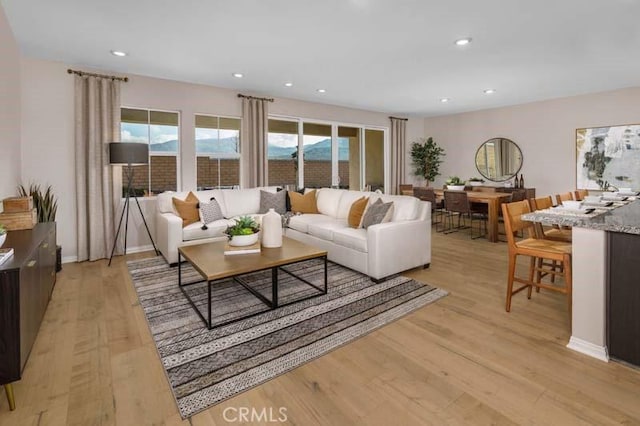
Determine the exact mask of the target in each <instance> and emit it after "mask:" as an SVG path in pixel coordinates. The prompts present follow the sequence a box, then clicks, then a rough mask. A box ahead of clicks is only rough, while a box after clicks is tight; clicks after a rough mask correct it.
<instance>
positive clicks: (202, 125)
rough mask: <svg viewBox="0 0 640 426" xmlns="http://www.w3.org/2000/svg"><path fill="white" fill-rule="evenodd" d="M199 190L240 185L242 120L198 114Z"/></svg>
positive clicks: (197, 156)
mask: <svg viewBox="0 0 640 426" xmlns="http://www.w3.org/2000/svg"><path fill="white" fill-rule="evenodd" d="M196 162H197V166H196V167H197V186H198V189H211V188H233V187H236V186H239V185H240V119H239V118H226V117H214V116H210V115H196Z"/></svg>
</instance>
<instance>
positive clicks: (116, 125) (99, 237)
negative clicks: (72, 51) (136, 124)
mask: <svg viewBox="0 0 640 426" xmlns="http://www.w3.org/2000/svg"><path fill="white" fill-rule="evenodd" d="M74 78H75V148H76V219H77V224H78V225H77V226H78V228H77V244H78V261H79V262H81V261H84V260H97V259H104V258H107V257H109V254H110V253H109V251H110V250H111V247H112V245H113V239H114V234H115V229H114V217H115V208H116V206H117V202H118V200H119V199H120V194H119V193H118V191H119V189H118V190H116V188H120V187H121V185H120V183H121V176H120V174H119V173H115V175H116V176H114V170H113V168H112V166H110V165H109V142H114V141H119V140H120V82H119V81H114V80H112V79H110V78H99V77H91V76H86V75H85V76H79V75H76V76H74ZM114 177H115V179H114Z"/></svg>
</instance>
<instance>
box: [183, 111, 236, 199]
mask: <svg viewBox="0 0 640 426" xmlns="http://www.w3.org/2000/svg"><path fill="white" fill-rule="evenodd" d="M198 115H200V116H204V117H214V118H217V119H218V128H217V131H218V139H220V130H221V129H220V119H221V118H231V119H234V120H238V121H240V128H239V129H238V153H237V154H215V155H209V156H208V157H209V158H210V159H212V158H215V159H217V160H218V165H219V164H220V163H219V161H220V160H238V186H239V187H240V188H242V117H239V116H234V115H225V114H215V113H209V112H194V113H193V153H194V160H195V167H196V173H195V178H196V189H197V188H198V150H197V148H196V140H197V139H196V133H197V131H198V129H210V127H198V126H197V125H196V116H198ZM219 188H222V185H220V167H218V186H217V189H219Z"/></svg>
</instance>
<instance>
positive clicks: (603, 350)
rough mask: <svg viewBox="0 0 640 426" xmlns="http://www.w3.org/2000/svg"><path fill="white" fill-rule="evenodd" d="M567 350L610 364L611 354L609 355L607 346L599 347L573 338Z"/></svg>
mask: <svg viewBox="0 0 640 426" xmlns="http://www.w3.org/2000/svg"><path fill="white" fill-rule="evenodd" d="M567 348H569V349H571V350H574V351H576V352H580V353H582V354H585V355H588V356H590V357H592V358H596V359H599V360H600V361H604V362H609V354H608V353H607V347H606V346H598V345H596V344H593V343H591V342H587V341H586V340H582V339H579V338H577V337H574V336H571V339H569V343H568V344H567Z"/></svg>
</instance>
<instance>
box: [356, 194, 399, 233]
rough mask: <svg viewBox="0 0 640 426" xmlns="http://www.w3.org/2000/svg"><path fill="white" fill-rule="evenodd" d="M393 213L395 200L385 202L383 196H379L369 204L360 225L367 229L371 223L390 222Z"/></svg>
mask: <svg viewBox="0 0 640 426" xmlns="http://www.w3.org/2000/svg"><path fill="white" fill-rule="evenodd" d="M392 215H393V201H390V202H388V203H383V202H382V198H378V199H377V200H376V202H375V203H373V204H369V206H368V207H367V210H365V212H364V216H362V222H361V223H360V227H361V228H364V229H367V228H368V227H370V226H371V225H377V224H379V223H384V222H389V221H390V220H391V216H392Z"/></svg>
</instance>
